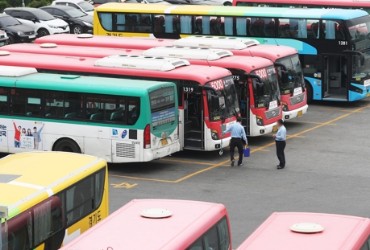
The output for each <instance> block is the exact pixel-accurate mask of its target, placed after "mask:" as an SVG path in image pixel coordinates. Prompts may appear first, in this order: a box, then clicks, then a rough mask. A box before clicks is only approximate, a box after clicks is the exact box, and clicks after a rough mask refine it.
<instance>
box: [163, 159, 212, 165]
mask: <svg viewBox="0 0 370 250" xmlns="http://www.w3.org/2000/svg"><path fill="white" fill-rule="evenodd" d="M159 161H167V162H176V163H185V164H197V165H207V166H212V165H213V164H214V163H212V162H204V161H188V160H181V159H173V158H172V159H168V158H162V159H160V160H159Z"/></svg>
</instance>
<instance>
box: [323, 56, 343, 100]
mask: <svg viewBox="0 0 370 250" xmlns="http://www.w3.org/2000/svg"><path fill="white" fill-rule="evenodd" d="M322 58H323V67H324V70H323V72H324V77H323V82H322V99H323V100H331V101H335V100H338V101H343V100H347V92H348V81H347V79H348V77H347V76H348V68H347V67H348V58H347V56H345V55H335V54H334V55H333V54H326V55H323V56H322Z"/></svg>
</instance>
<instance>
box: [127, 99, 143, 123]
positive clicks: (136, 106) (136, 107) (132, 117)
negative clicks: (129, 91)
mask: <svg viewBox="0 0 370 250" xmlns="http://www.w3.org/2000/svg"><path fill="white" fill-rule="evenodd" d="M139 116H140V100H139V98H129V99H128V122H127V124H128V125H134V124H135V123H136V121H137V120H138V119H139Z"/></svg>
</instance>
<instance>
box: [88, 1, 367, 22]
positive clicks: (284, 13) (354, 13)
mask: <svg viewBox="0 0 370 250" xmlns="http://www.w3.org/2000/svg"><path fill="white" fill-rule="evenodd" d="M109 11H115V12H127V13H138V12H139V13H153V14H164V13H168V14H179V15H181V14H183V15H192V14H195V13H197V14H199V15H214V16H217V15H222V16H249V17H280V18H303V17H304V18H315V19H321V18H323V19H336V20H339V19H342V20H349V19H353V18H357V17H362V16H366V15H368V13H367V12H365V11H362V10H348V9H347V10H342V9H334V10H333V9H321V8H312V9H298V8H293V9H292V8H270V7H264V8H260V7H237V8H235V7H234V6H211V5H198V6H197V8H196V9H194V5H161V4H156V5H150V4H123V3H106V4H103V5H100V6H98V7H97V8H96V9H95V12H109Z"/></svg>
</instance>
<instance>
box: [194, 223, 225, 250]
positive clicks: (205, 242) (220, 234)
mask: <svg viewBox="0 0 370 250" xmlns="http://www.w3.org/2000/svg"><path fill="white" fill-rule="evenodd" d="M229 248H230V235H229V227H228V224H227V220H226V218H222V219H221V220H220V221H219V222H218V223H217V224H216V225H214V226H213V227H212V228H211V229H209V230H208V231H207V232H206V233H205V234H204V235H202V236H201V237H200V238H199V239H198V240H197V241H195V242H194V243H193V244H192V245H191V246H190V247H189V248H188V249H187V250H208V249H212V250H228V249H229Z"/></svg>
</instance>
